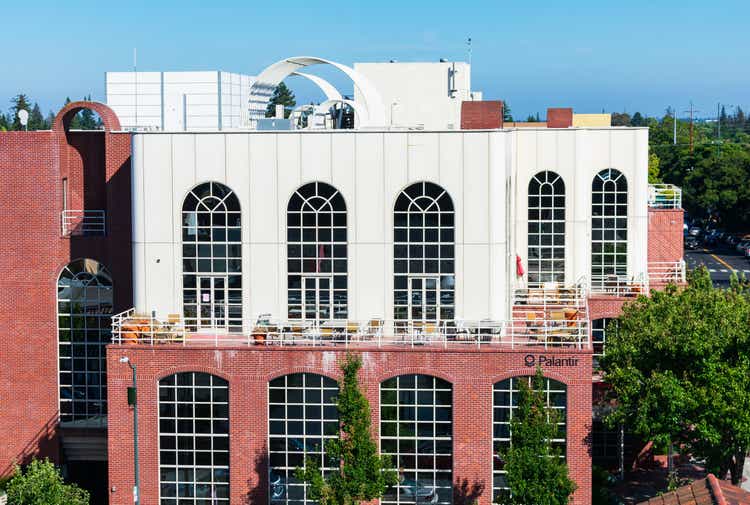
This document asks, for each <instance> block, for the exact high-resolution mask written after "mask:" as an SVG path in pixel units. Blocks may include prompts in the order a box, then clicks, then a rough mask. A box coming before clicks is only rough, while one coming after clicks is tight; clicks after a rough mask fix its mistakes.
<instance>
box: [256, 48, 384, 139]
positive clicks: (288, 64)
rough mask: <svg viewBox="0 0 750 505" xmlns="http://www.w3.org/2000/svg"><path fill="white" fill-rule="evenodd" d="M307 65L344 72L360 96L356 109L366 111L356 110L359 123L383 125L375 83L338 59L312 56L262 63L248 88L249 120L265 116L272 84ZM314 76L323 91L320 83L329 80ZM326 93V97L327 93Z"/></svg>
mask: <svg viewBox="0 0 750 505" xmlns="http://www.w3.org/2000/svg"><path fill="white" fill-rule="evenodd" d="M311 65H331V66H333V67H336V68H337V69H339V70H341V71H342V72H344V73H345V74H346V75H347V76H348V77H349V78H350V79H351V80H352V82H353V83H354V86H355V87H356V88H357V90H358V91H359V93H360V94H361V96H362V97H363V99H362V102H363V103H361V104H358V107H359V109H361V110H364V111H366V114H363V113H361V112H360V118H359V126H360V127H377V126H381V127H382V126H385V125H386V120H385V107H384V106H383V100H382V98H381V97H380V93H378V91H377V89H375V86H373V85H372V83H371V82H370V81H369V80H368V79H367V78H365V76H363V75H362V74H360V73H359V72H356V71H355V70H354V69H353V68H351V67H348V66H346V65H342V64H341V63H336V62H335V61H330V60H326V59H323V58H317V57H314V56H295V57H293V58H287V59H284V60H281V61H278V62H276V63H274V64H273V65H270V66H268V67H266V69H265V70H263V71H262V72H261V73H260V74H259V75H258V77H257V79H256V80H255V83H253V86H252V87H251V88H250V104H249V118H250V120H251V121H255V120H257V119H260V118H262V117H264V116H265V111H266V107H267V106H268V102H269V100H270V99H271V96H272V95H273V92H274V90H275V89H276V86H278V84H279V83H280V82H281V81H283V80H284V79H285V78H287V77H288V76H289V75H291V74H294V73H299V72H297V70H298V69H300V68H304V67H309V66H311ZM307 75H308V74H303V77H307ZM316 77H317V76H316ZM317 79H319V81H316V80H313V79H311V80H312V81H313V82H315V83H316V84H317V85H318V86H320V87H321V89H323V92H324V93H326V90H325V89H324V88H323V87H322V86H321V84H322V83H323V82H325V85H324V86H326V87H327V86H331V85H330V83H329V82H328V81H325V80H324V79H320V78H319V77H318V78H317ZM331 87H332V86H331ZM329 91H330V90H329ZM337 93H338V92H337ZM326 96H327V97H328V95H327V93H326ZM339 96H340V94H339ZM328 99H329V100H330V99H331V98H330V97H328Z"/></svg>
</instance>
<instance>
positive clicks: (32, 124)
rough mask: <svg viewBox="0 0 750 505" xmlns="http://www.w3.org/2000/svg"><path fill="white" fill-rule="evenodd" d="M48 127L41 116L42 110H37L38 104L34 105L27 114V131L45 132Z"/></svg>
mask: <svg viewBox="0 0 750 505" xmlns="http://www.w3.org/2000/svg"><path fill="white" fill-rule="evenodd" d="M47 129H49V126H48V125H47V123H46V121H45V120H44V116H42V110H41V109H40V108H39V104H38V103H35V104H34V107H33V108H32V109H31V114H29V130H47Z"/></svg>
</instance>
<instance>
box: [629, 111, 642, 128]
mask: <svg viewBox="0 0 750 505" xmlns="http://www.w3.org/2000/svg"><path fill="white" fill-rule="evenodd" d="M645 123H646V120H645V119H644V118H643V116H642V115H641V113H640V112H636V113H635V114H633V117H632V118H631V119H630V126H645Z"/></svg>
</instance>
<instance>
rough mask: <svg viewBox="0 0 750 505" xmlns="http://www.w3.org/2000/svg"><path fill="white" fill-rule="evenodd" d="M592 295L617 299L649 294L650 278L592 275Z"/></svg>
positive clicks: (641, 276)
mask: <svg viewBox="0 0 750 505" xmlns="http://www.w3.org/2000/svg"><path fill="white" fill-rule="evenodd" d="M590 290H591V293H593V294H597V295H610V296H615V297H622V298H628V297H636V296H638V295H646V294H648V278H646V277H645V276H643V275H637V276H633V277H628V276H626V275H616V274H612V275H592V276H591V281H590Z"/></svg>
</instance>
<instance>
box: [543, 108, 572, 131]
mask: <svg viewBox="0 0 750 505" xmlns="http://www.w3.org/2000/svg"><path fill="white" fill-rule="evenodd" d="M571 126H573V109H571V108H569V107H553V108H549V109H547V128H570V127H571Z"/></svg>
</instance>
